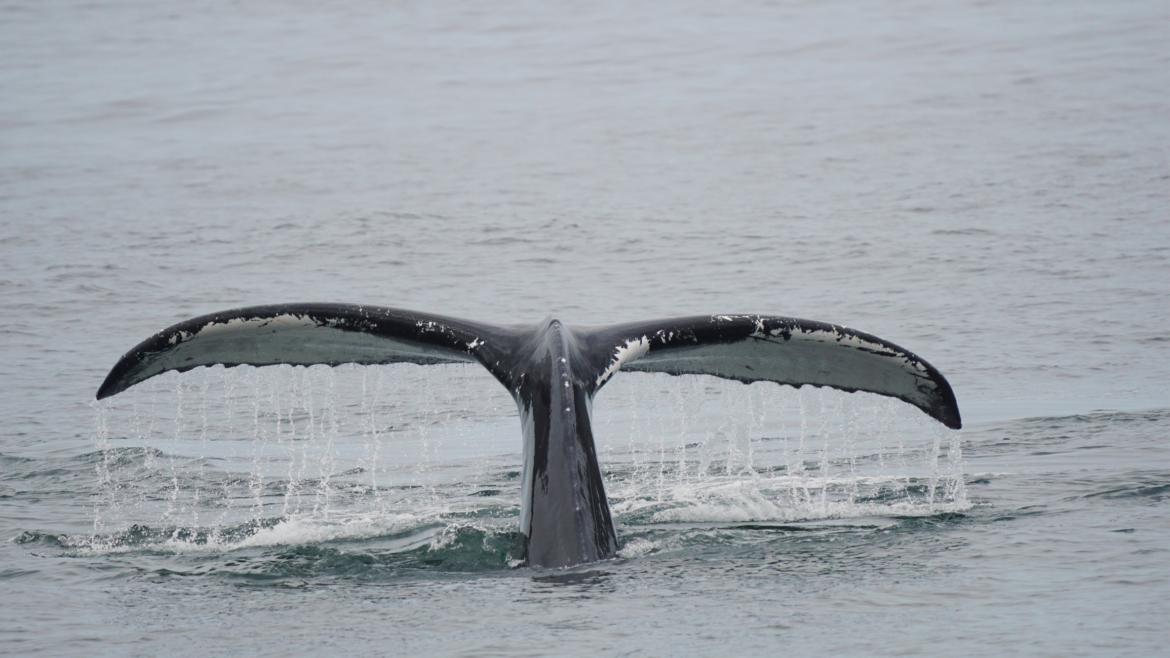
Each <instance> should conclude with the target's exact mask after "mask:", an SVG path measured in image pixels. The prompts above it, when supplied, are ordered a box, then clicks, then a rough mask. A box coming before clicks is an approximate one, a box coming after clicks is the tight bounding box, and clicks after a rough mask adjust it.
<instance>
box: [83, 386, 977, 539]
mask: <svg viewBox="0 0 1170 658" xmlns="http://www.w3.org/2000/svg"><path fill="white" fill-rule="evenodd" d="M95 409H96V416H97V421H96V423H97V430H96V442H97V445H98V448H99V452H100V455H101V459H100V460H98V462H97V470H98V475H99V491H98V492H97V495H96V496H95V505H94V523H93V529H94V533H95V535H94V536H95V538H100V540H97V543H98V544H101V545H102V546H103V548H104V549H111V548H113V549H117V548H118V547H119V542H123V541H124V540H125V538H126V533H128V532H129V533H130V535H131V538H132V539H134V541H140V540H141V539H142V538H141V536H140V535H141V534H142V532H143V531H144V529H149V533H150V536H151V537H152V538H153V539H154V540H156V541H157V542H161V543H164V544H167V545H169V546H172V547H175V548H181V549H191V548H192V547H201V546H208V545H210V546H213V547H216V546H227V545H236V544H240V543H248V542H262V541H268V542H276V543H282V542H294V543H295V542H297V541H306V540H317V539H321V538H326V539H327V538H335V537H343V536H346V537H352V536H359V537H361V536H370V537H372V536H382V535H385V534H387V533H389V534H394V533H398V532H411V531H417V530H418V529H419V528H431V529H439V530H440V531H447V534H448V535H450V532H449V531H450V530H451V528H452V527H454V528H456V529H458V527H460V524H465V523H468V522H473V523H476V524H479V525H478V526H477V527H489V530H488V531H489V532H496V531H500V532H504V531H507V530H514V526H515V521H516V515H517V514H518V508H519V502H520V501H519V485H520V483H519V470H520V450H521V445H520V439H519V432H518V427H517V422H516V419H515V411H514V409H515V407H514V405H513V403H512V401H511V399H510V398H508V396H507V393H506V392H505V391H504V390H503V389H502V388H500V387H499V386H498V385H497V384H496V383H495V382H494V380H492V379H491V377H490V375H488V374H486V373H485V372H483V371H482V370H481V369H479V368H474V367H465V366H461V365H460V366H443V367H439V368H435V367H429V368H422V367H419V366H414V365H409V364H401V365H395V366H378V367H356V366H343V367H340V368H328V367H325V366H313V367H308V368H305V367H296V368H294V367H291V366H277V367H267V368H252V367H240V368H233V369H224V368H222V367H216V368H200V369H197V370H195V371H194V372H192V373H189V374H185V375H177V374H173V373H172V374H168V375H163V376H160V377H157V378H155V379H152V380H150V381H148V382H145V383H144V384H142V385H140V386H138V387H136V388H134V389H132V390H131V391H130V392H128V394H126V395H124V396H119V397H118V398H115V399H113V400H111V401H107V402H104V403H96V404H95ZM595 417H596V418H595V435H596V437H597V441H598V449H599V455H600V459H601V462H602V469H603V472H604V475H605V480H606V489H607V493H608V495H609V498H610V501H611V504H612V507H613V511H614V513H615V519H616V521H617V523H618V524H619V526H623V525H624V526H627V527H629V526H639V525H647V524H650V525H653V524H671V523H674V524H678V523H683V524H694V523H713V524H720V523H741V522H757V523H758V522H783V523H796V522H808V521H824V520H829V519H850V518H864V517H872V516H920V515H927V514H934V513H937V512H939V511H953V510H961V509H964V508H966V507H967V506H968V503H967V499H966V495H965V492H964V489H963V486H962V455H961V452H960V446H959V435H958V433H957V432H950V431H947V430H944V429H942V428H941V426H939V425H938V424H937V423H935V422H934V421H932V420H930V419H928V418H926V417H925V416H924V415H923V414H921V413H920V412H919V411H918V410H916V409H913V408H911V407H909V406H908V405H905V404H902V403H900V402H896V401H891V400H888V399H885V398H880V397H877V396H872V395H865V394H844V393H840V392H837V391H833V390H828V389H813V388H810V387H806V388H803V389H800V390H797V389H792V388H789V387H781V386H777V385H774V384H770V383H763V384H754V385H751V386H744V385H743V384H740V383H737V382H729V381H726V380H721V379H716V378H712V377H671V376H668V375H644V374H631V375H626V376H623V377H620V378H617V379H616V380H615V381H614V382H612V383H610V384H609V385H608V386H607V387H606V388H605V389H603V391H602V392H601V393H600V394H599V395H598V398H597V401H596V404H595ZM485 523H486V524H487V526H484V525H483V524H485ZM436 541H439V540H436Z"/></svg>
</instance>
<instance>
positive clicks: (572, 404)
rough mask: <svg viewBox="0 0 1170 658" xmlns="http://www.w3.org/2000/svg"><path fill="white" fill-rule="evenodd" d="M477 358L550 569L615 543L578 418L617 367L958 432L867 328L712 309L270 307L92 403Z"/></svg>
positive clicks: (916, 368) (152, 362) (204, 325)
mask: <svg viewBox="0 0 1170 658" xmlns="http://www.w3.org/2000/svg"><path fill="white" fill-rule="evenodd" d="M401 362H408V363H417V364H437V363H457V362H475V363H479V364H481V365H483V366H484V367H485V368H487V369H488V371H489V372H491V373H492V375H493V376H495V378H496V379H497V380H499V382H500V383H501V384H503V385H504V387H505V388H507V389H508V391H509V393H511V394H512V397H513V399H514V400H515V401H516V404H517V408H518V409H519V412H520V419H521V428H522V432H523V437H524V474H523V478H524V479H523V494H522V499H521V515H520V516H521V525H520V533H521V536H522V537H523V541H522V545H523V551H524V553H525V555H524V557H525V559H526V560H527V562H528V564H529V565H532V566H541V567H560V566H568V565H572V564H580V563H583V562H591V561H595V560H600V559H605V558H608V557H612V556H613V555H614V554H615V553H616V552H617V548H618V543H617V536H616V533H615V532H614V529H613V522H612V519H611V515H610V511H609V505H608V502H607V501H606V497H605V491H604V486H603V483H602V478H601V469H600V466H599V464H598V462H597V455H596V449H595V447H594V442H593V434H592V426H591V409H592V401H593V397H594V395H596V393H597V391H598V390H600V389H601V387H602V386H604V385H605V384H606V382H608V381H609V380H610V379H611V378H612V377H613V375H614V374H616V373H617V372H618V371H620V370H626V371H640V372H665V373H669V374H672V375H683V374H703V375H713V376H716V377H722V378H725V379H734V380H738V381H741V382H754V381H772V382H776V383H779V384H787V385H790V386H795V387H798V388H799V387H801V386H804V385H806V384H808V385H812V386H818V387H820V386H828V387H831V388H836V389H839V390H842V391H848V392H854V391H867V392H870V393H876V394H878V395H884V396H888V397H893V398H897V399H899V400H902V401H904V402H906V403H908V404H911V405H913V406H915V407H917V408H919V409H921V410H922V411H923V412H925V413H926V414H928V415H929V416H931V417H932V418H934V419H936V420H938V421H939V422H941V423H943V424H944V425H946V426H947V427H950V428H952V429H958V428H959V427H961V425H962V422H961V420H960V417H959V408H958V405H957V403H956V401H955V395H954V393H953V391H952V390H951V387H950V384H948V383H947V381H946V379H945V378H944V377H943V376H942V374H941V373H939V371H938V370H936V369H935V368H934V367H933V366H931V365H930V364H928V363H927V362H926V361H924V360H923V359H921V358H919V357H917V356H915V355H914V354H912V353H911V352H909V351H907V350H904V349H902V348H900V347H898V346H897V345H894V344H892V343H889V342H887V341H884V340H882V339H880V338H878V337H876V336H872V335H870V334H866V333H863V332H860V331H854V330H852V329H847V328H845V327H841V326H837V325H832V324H825V323H821V322H813V321H809V320H799V319H796V318H784V317H774V316H763V315H712V316H695V317H686V318H674V319H668V320H657V321H650V322H639V323H630V324H622V325H612V326H603V327H570V326H566V325H563V324H561V323H560V322H559V321H557V320H554V319H548V320H545V321H543V322H541V323H538V324H536V325H493V324H486V323H477V322H468V321H465V320H458V319H454V318H446V317H442V316H438V315H429V314H424V313H415V312H412V311H405V310H401V309H393V308H383V307H375V306H359V305H347V304H278V305H268V306H253V307H248V308H241V309H235V310H230V311H223V312H220V313H213V314H210V315H204V316H201V317H197V318H193V319H191V320H187V321H185V322H180V323H179V324H176V325H174V326H172V327H168V328H167V329H164V330H162V331H160V332H158V333H156V334H154V335H153V336H151V337H150V338H147V339H146V340H145V341H143V342H142V343H140V344H139V345H138V346H136V347H135V348H134V349H132V350H130V352H128V353H127V354H126V355H125V356H123V357H122V358H121V359H120V360H119V361H118V363H117V364H115V366H114V367H113V369H112V370H111V371H110V373H109V375H108V376H107V377H106V379H105V381H104V382H103V383H102V385H101V387H100V388H99V389H98V392H97V398H98V399H103V398H106V397H109V396H111V395H115V394H117V393H120V392H122V391H124V390H126V389H128V388H130V387H131V386H134V385H135V384H137V383H139V382H141V381H144V380H146V379H149V378H151V377H154V376H155V375H158V374H161V373H163V372H167V371H170V370H174V371H179V372H182V371H186V370H191V369H193V368H197V367H200V366H211V365H217V364H221V365H224V366H228V367H231V366H236V365H253V366H263V365H275V364H282V363H287V364H291V365H306V366H307V365H314V364H326V365H340V364H343V363H358V364H367V365H369V364H389V363H401Z"/></svg>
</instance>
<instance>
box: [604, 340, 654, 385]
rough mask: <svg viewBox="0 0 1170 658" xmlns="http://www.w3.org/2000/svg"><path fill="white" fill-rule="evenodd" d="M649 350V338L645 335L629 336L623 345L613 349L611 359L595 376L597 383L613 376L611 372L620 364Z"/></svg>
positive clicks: (616, 369)
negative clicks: (603, 370)
mask: <svg viewBox="0 0 1170 658" xmlns="http://www.w3.org/2000/svg"><path fill="white" fill-rule="evenodd" d="M649 351H650V339H649V338H647V337H645V336H642V337H641V338H631V339H630V340H627V341H626V343H625V345H618V346H617V347H615V348H614V350H613V359H611V360H610V362H609V367H608V368H606V369H605V372H603V373H601V376H599V377H598V378H597V385H598V386H601V385H602V384H604V383H605V382H606V380H608V379H609V378H610V377H613V374H614V373H615V372H617V371H618V370H619V369H621V367H622V364H624V363H627V362H629V361H633V360H634V359H637V358H639V357H642V356H645V355H646V353H647V352H649Z"/></svg>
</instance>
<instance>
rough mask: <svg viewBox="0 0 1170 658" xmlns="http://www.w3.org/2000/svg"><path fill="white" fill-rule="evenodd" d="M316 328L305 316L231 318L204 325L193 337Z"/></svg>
mask: <svg viewBox="0 0 1170 658" xmlns="http://www.w3.org/2000/svg"><path fill="white" fill-rule="evenodd" d="M316 326H318V325H317V321H316V320H314V319H313V318H311V317H309V316H307V315H292V314H285V315H278V316H276V317H274V318H251V319H247V320H245V319H244V318H233V319H231V320H228V321H227V322H212V323H211V324H208V325H205V326H204V327H203V328H202V329H200V330H199V333H197V334H195V336H194V337H199V338H211V337H214V336H215V335H216V334H221V333H222V334H231V333H238V332H242V331H245V330H254V329H261V328H267V327H271V331H274V332H275V331H284V330H287V329H299V328H305V327H316ZM182 340H183V341H184V342H185V341H187V340H189V337H188V336H184V337H183V338H182Z"/></svg>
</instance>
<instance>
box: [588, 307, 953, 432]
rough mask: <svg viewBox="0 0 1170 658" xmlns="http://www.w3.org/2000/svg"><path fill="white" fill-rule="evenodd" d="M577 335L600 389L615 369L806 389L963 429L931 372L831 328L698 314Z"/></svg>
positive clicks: (893, 348) (902, 353)
mask: <svg viewBox="0 0 1170 658" xmlns="http://www.w3.org/2000/svg"><path fill="white" fill-rule="evenodd" d="M581 333H582V334H585V335H587V336H588V337H589V342H590V347H591V351H592V352H594V353H596V352H601V351H604V353H605V355H606V357H607V360H606V361H605V363H604V364H601V365H599V366H598V367H599V368H600V370H599V375H598V379H597V382H596V384H597V387H598V388H600V387H601V386H602V385H604V384H605V382H606V381H608V380H609V378H610V377H612V376H613V375H614V374H615V373H616V372H617V371H618V370H628V371H641V372H665V373H670V374H672V375H684V374H690V375H714V376H716V377H723V378H725V379H735V380H738V381H741V382H754V381H772V382H777V383H779V384H788V385H791V386H795V387H798V388H799V387H800V386H803V385H805V384H811V385H812V386H828V387H830V388H836V389H839V390H842V391H848V392H854V391H867V392H869V393H877V394H878V395H885V396H888V397H892V398H897V399H899V400H902V401H903V402H907V403H909V404H912V405H914V406H915V407H918V408H919V409H921V410H922V411H924V412H926V413H927V414H928V415H929V416H930V417H931V418H934V419H935V420H938V421H939V422H940V423H942V424H944V425H946V426H947V427H949V428H951V429H959V427H961V426H962V420H961V419H960V417H959V407H958V404H957V403H956V401H955V394H954V392H953V391H952V390H951V386H950V384H949V383H947V380H946V379H945V378H944V377H943V376H942V374H941V373H939V371H938V370H936V369H935V368H934V366H931V365H930V364H929V363H927V362H926V361H925V360H923V359H922V358H920V357H918V356H916V355H915V354H913V353H911V352H910V351H908V350H905V349H902V348H901V347H898V346H897V345H894V344H893V343H890V342H888V341H885V340H882V339H881V338H878V337H877V336H873V335H870V334H867V333H864V332H861V331H855V330H853V329H848V328H846V327H841V326H838V325H834V324H826V323H823V322H814V321H811V320H800V319H797V318H783V317H772V316H765V315H710V316H707V315H704V316H697V317H688V318H674V319H669V320H658V321H653V322H638V323H632V324H626V325H618V326H612V327H598V328H594V329H591V330H589V331H582V332H581Z"/></svg>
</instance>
